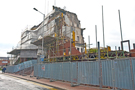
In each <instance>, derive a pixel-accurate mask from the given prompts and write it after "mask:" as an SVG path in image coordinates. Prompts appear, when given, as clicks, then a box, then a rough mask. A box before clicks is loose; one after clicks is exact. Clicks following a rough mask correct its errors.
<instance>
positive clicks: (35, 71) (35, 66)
mask: <svg viewBox="0 0 135 90" xmlns="http://www.w3.org/2000/svg"><path fill="white" fill-rule="evenodd" d="M37 70H38V69H37V64H36V65H34V76H37Z"/></svg>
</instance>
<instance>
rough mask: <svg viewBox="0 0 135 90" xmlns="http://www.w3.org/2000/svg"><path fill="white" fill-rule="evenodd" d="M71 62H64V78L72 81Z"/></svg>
mask: <svg viewBox="0 0 135 90" xmlns="http://www.w3.org/2000/svg"><path fill="white" fill-rule="evenodd" d="M70 73H71V72H70V62H63V80H64V81H71V76H70V75H71V74H70Z"/></svg>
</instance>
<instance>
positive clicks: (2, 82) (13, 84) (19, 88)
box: [0, 71, 57, 90]
mask: <svg viewBox="0 0 135 90" xmlns="http://www.w3.org/2000/svg"><path fill="white" fill-rule="evenodd" d="M0 90H57V89H54V88H52V87H49V86H45V85H42V84H39V83H35V82H31V81H27V80H23V79H19V78H16V77H12V76H8V75H5V74H2V73H1V71H0Z"/></svg>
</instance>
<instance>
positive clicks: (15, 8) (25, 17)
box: [0, 0, 135, 56]
mask: <svg viewBox="0 0 135 90" xmlns="http://www.w3.org/2000/svg"><path fill="white" fill-rule="evenodd" d="M45 1H46V2H45ZM48 2H49V4H48ZM134 3H135V0H56V6H58V7H61V8H64V6H66V10H68V11H71V12H74V13H76V14H77V16H78V19H79V20H80V21H81V26H82V28H86V30H85V31H84V38H85V41H86V42H88V35H90V42H91V43H92V44H93V45H92V46H91V47H95V46H96V45H95V25H97V32H98V41H100V42H101V46H103V33H102V11H101V6H102V5H103V6H104V25H105V29H104V31H105V45H109V46H111V48H112V49H114V47H115V46H117V47H118V46H120V40H121V38H120V28H119V17H118V9H120V11H121V22H122V30H123V40H128V39H129V40H130V44H131V48H133V47H132V46H133V45H132V44H133V43H134V42H135V39H134V33H135V31H134V30H135V5H134ZM53 4H54V0H1V1H0V25H1V28H0V31H1V32H0V56H7V54H6V53H7V51H11V50H12V47H15V46H16V45H17V43H18V42H19V41H20V35H21V32H22V31H23V30H25V28H27V27H28V28H30V27H32V26H33V25H37V24H39V23H40V22H41V21H42V19H43V16H42V15H41V14H40V13H38V12H36V11H34V10H33V8H34V7H36V8H37V9H38V10H40V11H41V12H43V13H45V14H47V13H48V12H50V11H51V10H52V5H53ZM48 6H49V7H48ZM124 47H125V49H126V50H128V49H127V44H124Z"/></svg>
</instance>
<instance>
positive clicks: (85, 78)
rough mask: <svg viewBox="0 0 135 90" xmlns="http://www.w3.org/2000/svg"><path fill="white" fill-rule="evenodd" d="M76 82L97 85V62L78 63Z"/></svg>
mask: <svg viewBox="0 0 135 90" xmlns="http://www.w3.org/2000/svg"><path fill="white" fill-rule="evenodd" d="M78 81H79V83H82V84H91V85H99V62H79V63H78Z"/></svg>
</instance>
